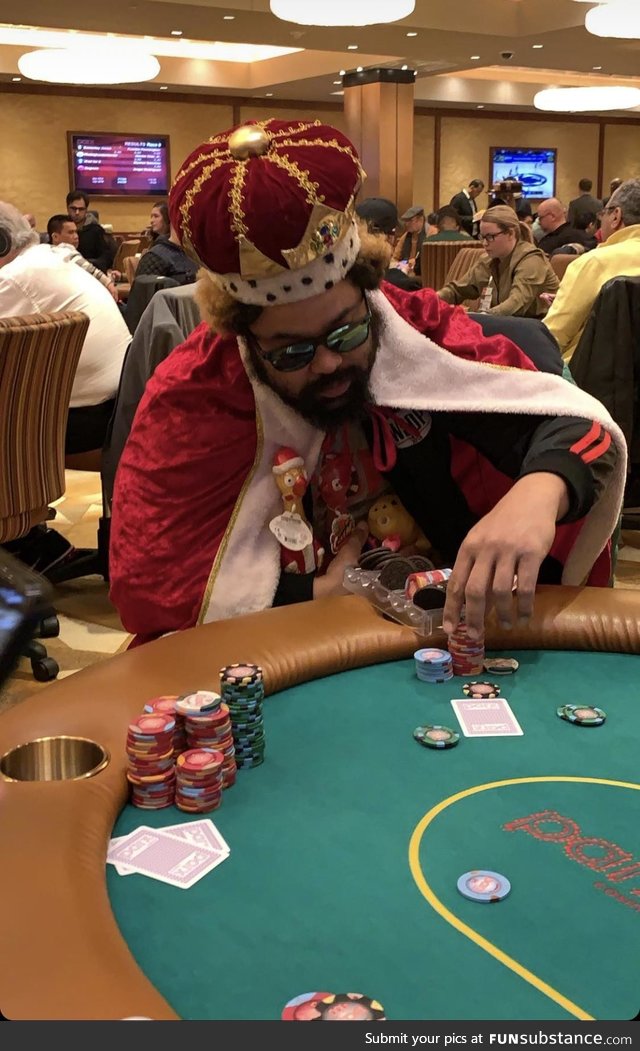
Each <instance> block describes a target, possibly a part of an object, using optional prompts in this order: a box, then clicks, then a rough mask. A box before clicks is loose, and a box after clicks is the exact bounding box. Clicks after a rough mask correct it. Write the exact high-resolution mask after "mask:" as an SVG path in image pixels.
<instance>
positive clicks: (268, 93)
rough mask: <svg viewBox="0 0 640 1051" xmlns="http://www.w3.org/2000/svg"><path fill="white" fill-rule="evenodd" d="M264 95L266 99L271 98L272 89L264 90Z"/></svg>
mask: <svg viewBox="0 0 640 1051" xmlns="http://www.w3.org/2000/svg"><path fill="white" fill-rule="evenodd" d="M264 97H265V98H266V99H272V98H273V91H266V92H265V96H264Z"/></svg>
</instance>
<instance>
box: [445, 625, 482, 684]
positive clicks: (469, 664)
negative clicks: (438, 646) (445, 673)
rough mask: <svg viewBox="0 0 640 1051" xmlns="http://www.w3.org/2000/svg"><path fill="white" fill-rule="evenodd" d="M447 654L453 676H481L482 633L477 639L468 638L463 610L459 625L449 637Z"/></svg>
mask: <svg viewBox="0 0 640 1051" xmlns="http://www.w3.org/2000/svg"><path fill="white" fill-rule="evenodd" d="M448 646H449V653H450V654H451V660H452V662H453V674H454V675H482V672H483V667H484V632H483V633H482V635H480V637H479V638H477V639H471V638H469V635H468V633H467V626H466V624H465V622H464V610H463V612H462V616H461V618H460V623H459V624H458V627H457V628H456V630H455V631H453V632H452V633H451V635H450V636H449V642H448Z"/></svg>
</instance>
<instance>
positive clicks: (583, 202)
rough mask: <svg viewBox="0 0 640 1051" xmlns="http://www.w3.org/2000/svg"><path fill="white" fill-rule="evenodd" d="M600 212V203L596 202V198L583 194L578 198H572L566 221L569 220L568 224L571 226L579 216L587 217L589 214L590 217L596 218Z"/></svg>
mask: <svg viewBox="0 0 640 1051" xmlns="http://www.w3.org/2000/svg"><path fill="white" fill-rule="evenodd" d="M600 211H602V201H600V200H598V198H597V197H592V195H591V194H590V193H583V194H581V195H580V197H576V198H574V200H573V201H571V202H570V203H569V214H568V216H567V219H568V220H569V223H571V225H573V223H575V221H576V219H577V218H578V216H579V215H588V214H589V213H591V214H592V215H596V216H597V214H598V212H600Z"/></svg>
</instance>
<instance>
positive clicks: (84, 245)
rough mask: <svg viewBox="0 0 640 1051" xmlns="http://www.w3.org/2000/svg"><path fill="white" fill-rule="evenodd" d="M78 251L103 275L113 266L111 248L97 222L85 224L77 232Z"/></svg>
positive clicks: (103, 230) (102, 228) (104, 231)
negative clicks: (101, 271)
mask: <svg viewBox="0 0 640 1051" xmlns="http://www.w3.org/2000/svg"><path fill="white" fill-rule="evenodd" d="M78 251H79V252H80V255H83V256H84V257H85V259H88V260H89V262H90V263H93V265H94V266H97V267H98V269H99V270H104V271H105V273H106V271H107V270H109V268H110V267H112V266H113V257H114V252H113V246H112V244H111V243H110V241H109V238H108V237H107V232H106V230H105V229H104V227H102V226H100V223H97V222H88V221H87V222H85V223H84V224H83V225H82V226H81V227H80V229H79V230H78Z"/></svg>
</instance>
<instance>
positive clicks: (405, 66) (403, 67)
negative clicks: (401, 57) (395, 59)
mask: <svg viewBox="0 0 640 1051" xmlns="http://www.w3.org/2000/svg"><path fill="white" fill-rule="evenodd" d="M401 68H402V69H408V68H409V67H408V65H407V64H406V62H405V64H404V66H402V67H401Z"/></svg>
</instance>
